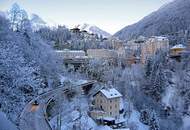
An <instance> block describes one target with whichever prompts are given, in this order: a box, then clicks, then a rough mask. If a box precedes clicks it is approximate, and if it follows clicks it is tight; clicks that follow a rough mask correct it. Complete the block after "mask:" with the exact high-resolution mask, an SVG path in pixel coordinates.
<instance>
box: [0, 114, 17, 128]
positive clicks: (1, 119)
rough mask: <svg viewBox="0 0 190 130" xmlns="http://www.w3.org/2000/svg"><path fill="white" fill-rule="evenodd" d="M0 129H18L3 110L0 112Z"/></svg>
mask: <svg viewBox="0 0 190 130" xmlns="http://www.w3.org/2000/svg"><path fill="white" fill-rule="evenodd" d="M0 130H18V129H17V128H16V126H15V125H14V124H13V123H12V122H10V121H9V120H8V119H7V117H6V115H5V114H4V113H3V112H0Z"/></svg>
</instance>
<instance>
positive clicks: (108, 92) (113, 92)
mask: <svg viewBox="0 0 190 130" xmlns="http://www.w3.org/2000/svg"><path fill="white" fill-rule="evenodd" d="M100 92H102V93H103V94H104V95H105V96H106V97H107V98H117V97H122V95H121V94H120V93H119V92H118V91H117V90H116V89H115V88H111V89H102V90H100Z"/></svg>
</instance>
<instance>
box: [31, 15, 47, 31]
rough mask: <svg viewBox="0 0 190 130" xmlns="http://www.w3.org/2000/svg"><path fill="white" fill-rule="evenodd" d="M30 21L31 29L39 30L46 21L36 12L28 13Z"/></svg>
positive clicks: (44, 25) (45, 24)
mask: <svg viewBox="0 0 190 130" xmlns="http://www.w3.org/2000/svg"><path fill="white" fill-rule="evenodd" d="M30 22H31V25H32V28H33V30H39V29H40V28H42V27H46V26H47V23H46V22H45V21H44V20H43V19H42V18H41V17H39V16H38V15H37V14H31V15H30Z"/></svg>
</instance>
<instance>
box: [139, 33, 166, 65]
mask: <svg viewBox="0 0 190 130" xmlns="http://www.w3.org/2000/svg"><path fill="white" fill-rule="evenodd" d="M158 50H165V51H169V40H168V38H167V37H156V36H154V37H151V38H149V39H148V40H147V41H146V42H145V43H144V44H142V46H141V62H142V63H143V64H144V63H145V62H146V60H147V58H149V57H151V56H153V55H155V54H156V52H157V51H158Z"/></svg>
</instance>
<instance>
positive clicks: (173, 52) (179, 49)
mask: <svg viewBox="0 0 190 130" xmlns="http://www.w3.org/2000/svg"><path fill="white" fill-rule="evenodd" d="M185 51H186V47H185V46H184V45H182V44H178V45H175V46H173V47H172V48H171V49H170V57H178V56H180V55H181V54H182V53H183V52H185Z"/></svg>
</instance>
